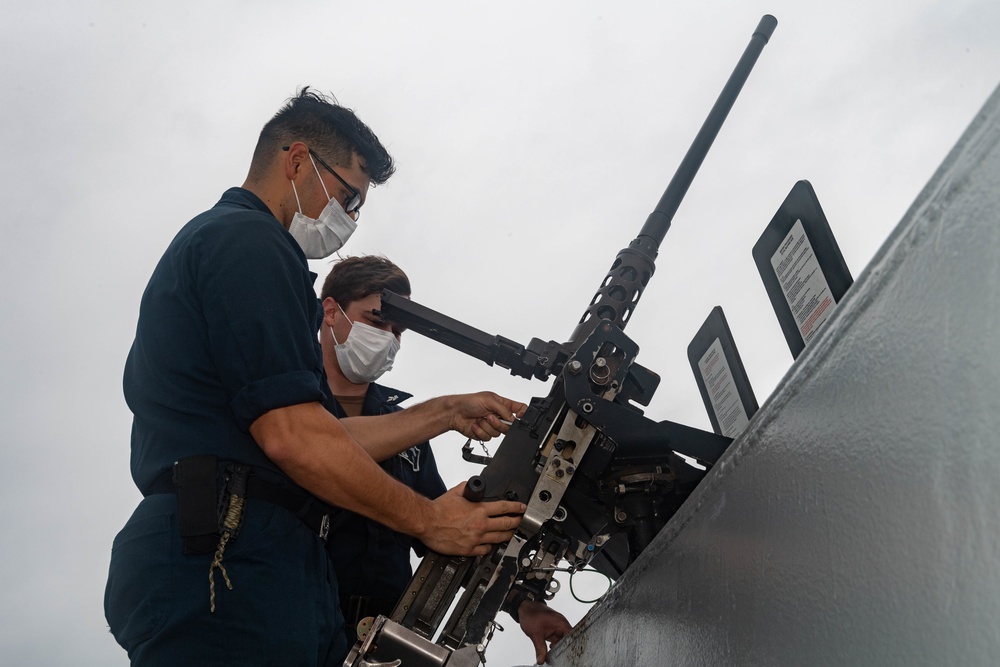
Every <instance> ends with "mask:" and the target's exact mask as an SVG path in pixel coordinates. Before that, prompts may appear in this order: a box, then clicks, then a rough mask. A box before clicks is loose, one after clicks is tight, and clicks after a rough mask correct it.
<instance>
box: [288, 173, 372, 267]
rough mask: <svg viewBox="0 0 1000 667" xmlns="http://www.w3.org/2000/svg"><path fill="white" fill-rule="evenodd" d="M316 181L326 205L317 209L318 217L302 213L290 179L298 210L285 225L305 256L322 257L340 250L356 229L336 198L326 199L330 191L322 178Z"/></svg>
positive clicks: (297, 194)
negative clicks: (321, 187)
mask: <svg viewBox="0 0 1000 667" xmlns="http://www.w3.org/2000/svg"><path fill="white" fill-rule="evenodd" d="M309 160H310V161H311V162H312V166H313V169H316V161H315V160H313V158H312V155H310V156H309ZM316 178H319V169H316ZM319 184H320V185H321V186H323V194H325V195H326V199H327V202H326V206H324V207H323V210H322V211H320V214H319V218H318V219H313V218H310V217H307V216H305V215H303V214H302V204H301V203H300V202H299V193H298V191H297V190H296V189H295V181H292V192H293V193H295V203H296V204H297V205H298V207H299V210H298V211H296V213H295V215H293V216H292V224H291V225H289V227H288V233H289V234H291V235H292V237H293V238H294V239H295V240H296V241H298V243H299V246H300V247H301V248H302V252H304V253H305V255H306V257H308V258H309V259H324V258H326V257H329V256H330V255H332V254H333V253H335V252H337V251H338V250H340V249H341V248H342V247H343V246H344V244H345V243H347V239H349V238H351V234H353V233H354V230H355V229H357V228H358V223H356V222H354V220H352V219H351V216H349V215H347V212H346V211H344V207H343V206H341V205H340V202H338V201H337V200H336V199H331V198H330V193H329V192H327V190H326V185H325V184H324V183H323V179H322V178H319Z"/></svg>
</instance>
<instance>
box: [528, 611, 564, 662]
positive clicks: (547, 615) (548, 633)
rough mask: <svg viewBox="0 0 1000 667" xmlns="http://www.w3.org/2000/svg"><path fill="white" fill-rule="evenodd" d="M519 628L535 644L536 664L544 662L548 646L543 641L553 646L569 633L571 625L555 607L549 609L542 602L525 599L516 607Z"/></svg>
mask: <svg viewBox="0 0 1000 667" xmlns="http://www.w3.org/2000/svg"><path fill="white" fill-rule="evenodd" d="M517 616H518V618H519V619H520V623H521V630H522V631H523V632H524V634H526V635H528V639H530V640H531V643H532V644H534V645H535V662H536V664H539V665H542V664H545V658H546V656H547V655H548V648H547V647H546V645H545V642H548V643H549V644H550V645H551V646H555V644H556V642H558V641H559V640H560V639H562V638H563V637H565V636H566V635H568V634H569V632H570V630H572V629H573V627H572V626H571V625H570V624H569V621H567V620H566V617H565V616H563V615H562V614H560V613H559V612H558V611H556V610H555V609H550V608H549V607H548V606H547V605H546V604H545V603H544V602H536V601H534V600H525V601H524V602H522V603H521V606H520V607H518V608H517Z"/></svg>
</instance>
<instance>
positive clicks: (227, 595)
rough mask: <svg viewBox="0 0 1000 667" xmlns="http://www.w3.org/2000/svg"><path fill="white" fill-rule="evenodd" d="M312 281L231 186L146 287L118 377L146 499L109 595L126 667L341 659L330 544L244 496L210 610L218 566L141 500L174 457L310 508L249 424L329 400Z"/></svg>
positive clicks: (168, 503)
mask: <svg viewBox="0 0 1000 667" xmlns="http://www.w3.org/2000/svg"><path fill="white" fill-rule="evenodd" d="M314 281H315V274H312V273H310V271H309V267H308V263H307V261H306V258H305V255H304V254H303V253H302V251H301V249H300V248H299V245H298V244H297V243H296V241H295V240H294V239H293V238H292V236H291V235H290V234H289V233H288V232H287V231H286V230H285V228H284V227H283V226H282V225H281V223H280V222H278V220H277V219H276V218H275V217H274V216H273V215H272V214H271V212H270V211H269V210H268V208H267V207H266V206H265V205H264V203H263V202H262V201H261V200H260V199H259V198H258V197H257V196H255V195H254V194H253V193H251V192H249V191H248V190H244V189H242V188H232V189H230V190H228V191H226V193H225V194H224V195H223V197H222V199H221V200H220V201H219V203H218V204H216V205H215V207H213V208H212V209H210V210H209V211H206V212H205V213H202V214H201V215H199V216H197V217H195V218H194V219H193V220H191V222H189V223H188V224H187V225H185V226H184V227H183V228H182V229H181V231H180V232H179V233H178V234H177V236H176V237H175V238H174V240H173V241H172V242H171V244H170V246H169V247H168V248H167V250H166V252H165V253H164V255H163V257H162V258H161V260H160V262H159V263H158V265H157V266H156V269H155V270H154V272H153V275H152V277H151V278H150V281H149V284H148V285H147V287H146V291H145V292H144V294H143V296H142V301H141V305H140V310H139V320H138V325H137V327H136V335H135V341H134V343H133V345H132V349H131V351H130V352H129V356H128V360H127V362H126V366H125V376H124V391H125V398H126V401H127V402H128V405H129V408H130V409H131V410H132V412H133V415H134V419H133V425H132V455H131V470H132V478H133V480H134V481H135V484H136V486H137V487H138V488H139V490H140V491H141V492H143V495H144V496H145V497H144V498H143V500H142V501H141V502H140V503H139V505H138V507H137V508H136V510H135V512H134V513H133V514H132V516H131V518H130V519H129V520H128V522H127V523H126V525H125V527H124V528H123V529H122V530H121V532H120V533H118V535H117V537H116V538H115V541H114V545H113V547H112V553H111V564H110V569H109V575H108V582H107V588H106V592H105V615H106V617H107V620H108V624H109V626H110V628H111V632H112V633H113V634H114V636H115V638H116V639H117V641H118V643H119V644H121V645H122V646H123V647H124V648H125V649H126V650H127V651H128V654H129V657H130V658H131V660H132V663H133V664H139V665H143V666H145V667H156V666H159V665H163V666H169V667H176V666H177V665H303V666H314V665H339V663H340V662H341V661H342V660H343V658H344V656H345V655H346V653H347V649H348V647H347V644H346V640H345V638H344V629H343V616H342V615H341V612H340V604H339V593H338V587H337V577H336V574H335V572H334V569H333V566H332V563H331V560H330V558H329V556H328V555H327V551H326V547H327V545H325V544H324V542H323V540H322V539H320V537H319V536H318V535H317V534H316V533H315V532H313V531H311V530H310V529H309V528H307V527H306V525H305V524H304V523H303V522H302V521H300V520H299V519H298V518H297V517H296V516H295V515H293V514H292V513H291V512H289V511H288V510H286V509H284V508H283V507H281V506H279V505H275V504H272V503H270V502H267V501H265V500H254V499H250V500H248V501H247V506H246V511H245V517H244V520H243V525H242V527H241V529H240V532H239V535H238V537H237V538H236V539H235V540H234V541H232V542H231V543H230V544H229V545H228V546H227V548H226V550H225V558H224V561H223V563H224V564H225V566H226V569H227V571H228V574H229V577H230V579H231V581H232V585H233V589H232V590H228V589H227V588H226V586H225V584H224V582H223V580H222V576H221V575H220V574H219V573H218V571H217V572H216V573H215V579H216V587H215V588H216V600H215V605H216V608H215V612H214V613H211V612H210V611H209V566H210V563H211V561H212V557H213V556H212V554H211V553H207V554H199V555H185V554H184V553H183V552H182V548H181V538H180V534H179V531H178V509H177V508H178V501H177V496H176V494H174V493H151V489H152V488H153V485H154V480H158V479H162V477H163V475H164V473H165V472H166V471H169V470H170V469H171V467H172V465H173V464H174V462H175V461H177V460H178V459H181V458H184V457H188V456H192V455H203V454H214V455H216V456H218V458H219V459H220V460H224V461H238V462H242V463H245V464H249V465H250V466H251V467H252V470H253V474H254V475H256V476H258V477H259V478H262V479H267V480H269V481H270V482H271V483H273V484H276V485H282V486H285V487H287V488H288V489H290V490H291V491H292V492H293V493H295V492H301V493H303V495H304V496H305V497H306V498H307V497H308V496H307V495H306V494H304V492H302V490H301V489H298V487H296V486H295V485H294V484H293V483H292V482H291V481H290V480H288V479H287V478H286V477H285V476H284V475H283V474H282V473H281V471H280V470H279V469H278V468H277V467H276V466H275V465H274V464H273V463H272V462H271V461H270V460H269V459H268V458H267V457H266V456H265V455H264V453H263V451H262V450H261V449H260V447H259V446H258V445H257V443H256V442H255V441H254V440H253V438H252V437H251V436H250V433H249V431H248V429H249V427H250V425H251V424H252V423H253V422H254V421H255V420H256V419H257V418H258V417H260V416H261V415H263V414H264V413H266V412H268V411H269V410H272V409H275V408H281V407H285V406H289V405H295V404H299V403H306V402H311V401H324V400H325V399H326V392H325V391H324V388H325V384H326V383H325V375H324V372H323V366H322V357H321V353H320V347H319V342H318V339H317V331H318V328H319V324H320V322H321V320H322V310H321V309H320V307H319V303H318V301H317V299H316V295H315V292H314V289H313V284H314ZM168 474H169V473H168Z"/></svg>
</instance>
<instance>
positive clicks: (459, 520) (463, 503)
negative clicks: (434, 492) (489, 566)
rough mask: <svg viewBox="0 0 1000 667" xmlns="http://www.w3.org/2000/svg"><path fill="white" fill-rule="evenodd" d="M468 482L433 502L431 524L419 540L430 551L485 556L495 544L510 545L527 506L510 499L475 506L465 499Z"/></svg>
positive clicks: (475, 504) (454, 554) (451, 554)
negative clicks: (507, 543) (464, 493)
mask: <svg viewBox="0 0 1000 667" xmlns="http://www.w3.org/2000/svg"><path fill="white" fill-rule="evenodd" d="M463 491H465V482H462V483H461V484H459V485H458V486H456V487H454V488H453V489H449V490H448V491H447V492H446V493H445V494H444V495H442V496H440V497H438V499H437V500H435V501H434V502H433V503H432V506H433V513H434V515H433V518H432V520H431V525H429V526H428V527H427V529H426V530H425V531H424V532H423V533H422V534H421V535H418V536H417V537H419V538H420V541H421V542H423V543H424V544H425V545H426V546H427V547H428V548H430V549H433V550H434V551H437V552H439V553H442V554H447V555H450V556H482V555H484V554H487V553H489V551H490V547H491V545H493V544H500V543H502V542H507V541H509V540H510V538H511V537H513V535H514V529H515V528H517V526H518V524H520V523H521V517H520V516H504V515H506V514H517V515H520V514H523V513H524V510H525V509H527V506H526V505H525V504H524V503H517V502H512V501H509V500H495V501H491V502H482V503H473V502H470V501H468V500H466V499H465V498H464V497H462V492H463Z"/></svg>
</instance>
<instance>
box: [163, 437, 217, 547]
mask: <svg viewBox="0 0 1000 667" xmlns="http://www.w3.org/2000/svg"><path fill="white" fill-rule="evenodd" d="M217 484H218V457H216V456H211V455H206V456H189V457H187V458H183V459H180V460H179V461H177V462H176V463H174V487H175V488H176V489H177V506H178V513H179V519H180V529H181V539H182V540H183V541H184V553H185V554H188V555H192V554H207V553H211V552H212V551H214V550H215V547H216V545H217V544H218V542H219V511H218V506H219V490H218V487H217Z"/></svg>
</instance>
